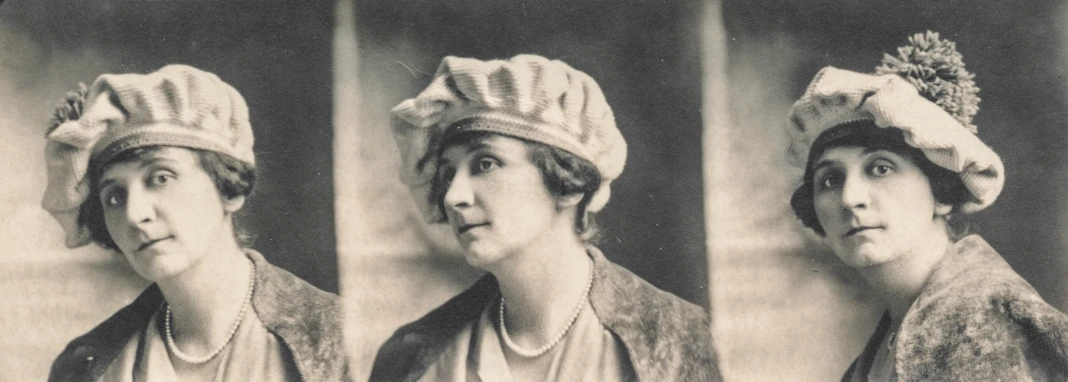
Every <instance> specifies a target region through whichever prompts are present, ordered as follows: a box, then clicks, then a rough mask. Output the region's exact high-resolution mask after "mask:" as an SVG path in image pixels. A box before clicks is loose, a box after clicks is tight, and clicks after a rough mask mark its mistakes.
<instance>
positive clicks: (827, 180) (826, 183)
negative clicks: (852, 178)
mask: <svg viewBox="0 0 1068 382" xmlns="http://www.w3.org/2000/svg"><path fill="white" fill-rule="evenodd" d="M841 184H842V180H841V177H840V176H838V175H834V174H831V175H826V176H824V177H822V178H819V182H818V183H817V185H818V188H819V189H828V188H835V187H838V186H839V185H841Z"/></svg>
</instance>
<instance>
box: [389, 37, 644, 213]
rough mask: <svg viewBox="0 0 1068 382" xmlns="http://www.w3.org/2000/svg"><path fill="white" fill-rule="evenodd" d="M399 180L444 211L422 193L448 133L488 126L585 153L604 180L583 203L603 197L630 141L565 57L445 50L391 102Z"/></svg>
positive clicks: (595, 206) (600, 204)
mask: <svg viewBox="0 0 1068 382" xmlns="http://www.w3.org/2000/svg"><path fill="white" fill-rule="evenodd" d="M392 113H393V118H392V126H393V134H394V138H395V139H396V141H397V146H398V148H399V149H400V152H401V156H402V160H403V166H404V167H403V170H402V175H401V180H402V181H404V183H405V184H407V185H409V186H410V187H411V189H412V193H413V195H414V196H415V197H416V199H417V201H418V202H420V203H422V204H421V207H422V210H423V213H424V214H425V216H426V217H427V218H428V219H429V220H430V221H432V222H436V221H440V220H442V219H443V218H444V217H443V216H440V215H441V212H440V211H439V210H438V209H437V208H436V207H435V206H432V205H429V203H427V200H426V197H425V196H426V194H427V192H428V190H429V186H430V183H431V182H432V181H433V179H434V174H435V172H436V171H437V159H438V158H437V155H438V152H439V151H440V150H441V147H440V146H441V144H442V142H444V140H445V138H446V136H447V135H451V134H455V133H458V132H463V131H485V132H491V133H497V134H501V135H507V136H511V137H516V138H522V139H527V140H530V141H534V142H539V143H543V144H546V145H549V146H553V147H557V148H560V149H563V150H566V151H568V152H570V153H572V154H574V155H576V156H578V157H580V158H583V159H585V160H588V161H590V162H591V163H593V164H594V166H596V167H597V170H598V171H599V172H600V175H601V188H600V189H599V190H597V191H596V192H595V194H594V196H593V198H592V199H591V200H590V203H589V205H588V206H587V209H588V210H589V211H592V212H596V211H600V210H601V209H602V208H604V206H605V204H606V203H608V199H609V196H610V191H609V185H610V184H611V182H612V181H613V180H615V179H616V178H618V177H619V175H620V174H621V173H622V172H623V165H624V162H625V161H626V158H627V144H626V142H625V141H624V140H623V136H622V135H621V134H620V132H619V129H617V128H616V122H615V117H614V116H613V115H612V109H611V108H609V106H608V103H607V102H606V101H605V98H604V94H603V93H602V92H601V88H600V87H599V86H597V83H596V82H595V81H594V80H593V78H591V77H590V76H589V75H587V74H586V73H583V72H581V71H578V70H575V69H574V68H572V67H570V66H568V65H567V64H565V63H564V62H562V61H558V60H549V59H546V58H544V57H540V56H534V55H519V56H516V57H513V58H511V59H509V60H492V61H482V60H477V59H471V58H459V57H452V56H450V57H445V59H444V60H442V62H441V65H440V66H439V67H438V70H437V73H436V74H435V75H434V79H433V80H432V81H431V83H430V85H429V86H427V88H426V89H425V90H423V92H422V93H420V94H419V95H418V96H417V97H415V98H412V99H408V100H405V101H404V102H401V103H400V104H399V105H397V106H396V107H394V108H393V112H392Z"/></svg>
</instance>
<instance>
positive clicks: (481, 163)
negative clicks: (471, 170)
mask: <svg viewBox="0 0 1068 382" xmlns="http://www.w3.org/2000/svg"><path fill="white" fill-rule="evenodd" d="M475 166H476V169H477V170H478V172H486V171H489V170H492V169H493V168H494V167H497V162H496V161H494V160H493V159H489V158H482V159H479V160H478V163H477V164H476V165H475Z"/></svg>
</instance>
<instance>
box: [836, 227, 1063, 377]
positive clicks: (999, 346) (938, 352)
mask: <svg viewBox="0 0 1068 382" xmlns="http://www.w3.org/2000/svg"><path fill="white" fill-rule="evenodd" d="M889 329H890V317H889V315H884V316H883V318H882V319H881V320H880V323H879V326H878V328H877V329H876V333H875V335H873V336H872V337H871V339H869V341H868V345H867V346H866V347H865V351H864V353H863V354H862V355H861V357H860V358H858V360H857V361H855V362H854V363H853V365H852V366H851V367H850V369H849V370H848V371H847V372H846V375H845V377H843V380H848V379H849V378H851V376H852V375H854V374H859V373H864V374H866V373H867V369H866V366H867V365H862V363H865V362H863V361H862V359H864V358H865V355H868V356H870V355H872V354H874V352H875V351H877V350H878V349H877V346H879V345H880V344H881V343H882V338H883V337H884V336H885V333H886V332H887V331H888V330H889ZM1065 333H1068V317H1066V316H1065V315H1064V314H1063V313H1061V312H1060V311H1058V310H1057V309H1056V308H1053V307H1052V306H1050V305H1049V304H1047V303H1046V302H1045V301H1043V300H1042V298H1041V297H1040V296H1039V295H1038V293H1037V292H1036V291H1035V290H1034V288H1032V287H1031V285H1030V284H1028V283H1027V281H1025V280H1024V279H1023V278H1021V277H1020V276H1019V275H1018V274H1017V273H1016V272H1015V271H1013V270H1012V267H1010V266H1009V264H1008V263H1006V262H1005V260H1004V259H1003V258H1002V257H1001V255H999V254H998V253H997V252H996V251H995V250H994V249H993V248H991V247H990V245H989V244H987V242H986V241H985V240H983V238H982V237H980V236H978V235H971V236H966V237H964V238H962V239H961V240H958V241H957V242H956V243H954V244H953V246H952V247H950V249H949V251H948V252H947V253H946V255H945V256H944V257H943V258H942V260H941V261H940V262H939V263H938V265H937V266H936V268H935V270H934V271H933V272H932V274H931V276H930V277H929V278H928V280H927V283H926V284H925V285H924V287H923V290H922V291H921V292H920V295H919V296H918V297H917V298H916V301H914V302H913V303H912V306H911V307H910V308H909V311H908V312H907V313H906V314H905V318H904V319H903V322H902V324H901V327H900V329H898V333H897V335H896V337H897V341H896V342H895V343H894V362H895V366H894V367H895V373H896V374H897V378H898V380H930V379H938V380H1029V379H1032V378H1038V379H1041V377H1040V376H1042V375H1045V374H1041V373H1045V372H1050V373H1053V374H1049V375H1052V376H1054V377H1052V378H1051V380H1063V379H1064V377H1066V376H1068V335H1065ZM1032 353H1033V354H1043V355H1046V356H1047V357H1049V358H1048V359H1045V360H1039V361H1035V360H1034V359H1031V358H1030V356H1032V355H1033V354H1032ZM1034 362H1037V363H1034ZM1043 367H1045V368H1048V370H1041V371H1040V370H1039V369H1041V368H1043ZM1058 373H1059V374H1058ZM864 374H860V375H864ZM1049 375H1046V376H1047V377H1048V376H1049Z"/></svg>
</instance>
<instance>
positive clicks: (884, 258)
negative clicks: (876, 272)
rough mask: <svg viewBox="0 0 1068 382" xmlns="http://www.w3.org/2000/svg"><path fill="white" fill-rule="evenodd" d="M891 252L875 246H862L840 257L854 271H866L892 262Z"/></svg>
mask: <svg viewBox="0 0 1068 382" xmlns="http://www.w3.org/2000/svg"><path fill="white" fill-rule="evenodd" d="M891 257H892V256H891V255H890V251H888V250H886V249H885V248H881V247H878V246H874V245H869V244H866V245H862V246H860V247H857V248H854V249H852V250H850V251H848V253H847V254H845V255H844V256H843V255H842V254H839V255H838V258H840V259H841V260H842V262H844V263H846V265H848V266H849V267H850V268H853V269H864V268H869V267H874V266H878V265H882V264H885V263H887V262H889V261H890V260H891Z"/></svg>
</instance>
